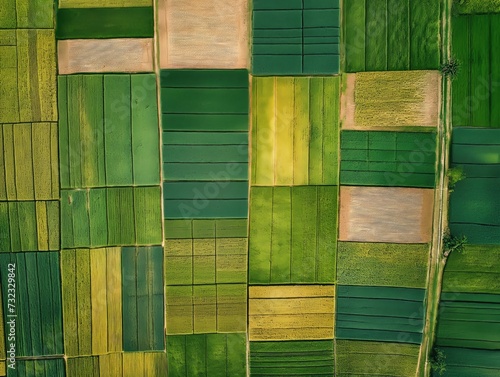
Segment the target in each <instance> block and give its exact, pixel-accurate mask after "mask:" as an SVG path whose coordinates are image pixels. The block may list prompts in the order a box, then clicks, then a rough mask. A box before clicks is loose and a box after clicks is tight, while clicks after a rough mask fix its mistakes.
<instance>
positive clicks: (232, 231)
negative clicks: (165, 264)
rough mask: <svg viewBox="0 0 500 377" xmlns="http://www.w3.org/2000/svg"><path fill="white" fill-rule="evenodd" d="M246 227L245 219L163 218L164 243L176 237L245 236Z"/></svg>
mask: <svg viewBox="0 0 500 377" xmlns="http://www.w3.org/2000/svg"><path fill="white" fill-rule="evenodd" d="M247 228H248V220H247V219H204V220H201V219H183V220H165V240H166V241H165V245H167V244H168V243H169V242H170V241H169V240H176V239H191V238H193V239H194V238H205V239H209V238H247V237H248V229H247ZM167 246H168V245H167Z"/></svg>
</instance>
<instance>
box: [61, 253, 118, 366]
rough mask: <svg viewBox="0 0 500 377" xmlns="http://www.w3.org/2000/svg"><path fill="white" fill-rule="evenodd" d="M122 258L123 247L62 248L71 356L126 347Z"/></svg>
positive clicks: (66, 339) (67, 340)
mask: <svg viewBox="0 0 500 377" xmlns="http://www.w3.org/2000/svg"><path fill="white" fill-rule="evenodd" d="M121 261H122V258H121V250H120V249H119V248H108V249H93V250H88V249H85V250H83V249H81V250H63V251H62V252H61V271H62V272H61V281H62V305H63V315H64V322H63V325H64V353H65V354H66V355H67V356H78V355H99V354H106V353H108V352H117V351H121V350H122V349H123V348H122V326H123V324H122V323H123V322H122V273H121ZM123 278H124V279H126V278H127V276H124V277H123ZM127 309H128V308H127Z"/></svg>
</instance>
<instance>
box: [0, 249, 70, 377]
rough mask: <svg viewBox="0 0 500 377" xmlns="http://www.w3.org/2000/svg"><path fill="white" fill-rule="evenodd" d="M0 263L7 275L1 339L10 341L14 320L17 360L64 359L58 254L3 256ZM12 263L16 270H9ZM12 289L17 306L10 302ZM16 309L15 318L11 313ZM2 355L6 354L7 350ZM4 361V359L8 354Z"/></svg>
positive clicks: (7, 254)
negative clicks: (51, 357)
mask: <svg viewBox="0 0 500 377" xmlns="http://www.w3.org/2000/svg"><path fill="white" fill-rule="evenodd" d="M0 263H1V264H2V266H3V271H4V272H2V274H1V282H0V284H1V289H2V292H1V294H0V296H1V297H3V313H5V316H3V315H2V318H1V319H0V320H1V321H3V322H4V324H1V325H0V330H2V333H1V335H2V338H3V337H4V334H5V341H7V338H8V337H9V338H10V335H9V329H12V327H11V326H10V325H9V324H8V323H9V321H11V320H12V318H15V326H16V327H15V332H16V340H15V342H16V343H15V344H16V356H21V357H23V356H54V355H62V354H63V353H64V347H63V339H62V327H63V317H62V314H63V313H62V305H61V273H60V271H59V255H58V253H57V252H50V253H16V254H12V253H0ZM11 263H12V264H14V265H15V267H14V269H13V270H10V267H11V265H10V264H11ZM11 273H14V275H15V283H14V284H12V280H11V279H9V278H8V275H11ZM13 286H15V287H13ZM8 288H9V289H8ZM12 288H13V289H14V292H15V294H14V295H15V297H14V299H15V303H14V305H12V304H13V303H12V300H11V298H12ZM8 298H9V299H8ZM13 307H14V308H15V310H14V312H15V315H13V312H12V308H13ZM1 313H2V309H1V308H0V314H1ZM16 315H17V317H16ZM4 326H5V327H4ZM4 328H5V330H4ZM4 331H5V332H4ZM11 331H12V330H11ZM10 334H12V333H10ZM2 340H3V339H2ZM10 342H11V340H10V339H9V343H10ZM9 343H7V345H9ZM2 347H3V345H2ZM8 350H9V347H7V351H8ZM2 351H3V352H5V349H2ZM3 357H4V358H5V353H3ZM17 362H19V361H17ZM9 364H10V363H9ZM16 366H17V365H16ZM9 375H10V372H9ZM30 375H32V376H34V374H30ZM51 375H52V374H51ZM4 376H5V374H4ZM54 376H55V374H54Z"/></svg>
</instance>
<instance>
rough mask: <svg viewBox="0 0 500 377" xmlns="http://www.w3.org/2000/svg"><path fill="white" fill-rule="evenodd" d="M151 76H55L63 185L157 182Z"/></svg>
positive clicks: (155, 105) (92, 185) (156, 136)
mask: <svg viewBox="0 0 500 377" xmlns="http://www.w3.org/2000/svg"><path fill="white" fill-rule="evenodd" d="M156 97H157V96H156V81H155V76H154V75H148V74H134V75H129V74H121V75H100V74H92V75H69V76H59V112H60V119H59V129H60V132H59V143H60V151H59V153H60V159H61V162H60V165H61V186H62V188H87V187H103V186H131V185H133V184H135V185H142V186H144V185H154V184H159V183H160V167H159V160H160V157H159V146H158V144H159V141H158V140H159V135H158V111H157V102H156Z"/></svg>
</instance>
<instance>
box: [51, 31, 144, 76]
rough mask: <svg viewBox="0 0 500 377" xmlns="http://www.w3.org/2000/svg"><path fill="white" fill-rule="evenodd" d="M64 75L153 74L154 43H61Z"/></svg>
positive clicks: (60, 62) (126, 40) (125, 40)
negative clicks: (103, 73)
mask: <svg viewBox="0 0 500 377" xmlns="http://www.w3.org/2000/svg"><path fill="white" fill-rule="evenodd" d="M57 47H58V48H57V50H58V52H57V53H58V66H59V74H60V75H68V74H72V73H89V72H95V73H102V72H127V73H128V72H153V39H151V38H117V39H69V40H63V41H59V42H58V44H57Z"/></svg>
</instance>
